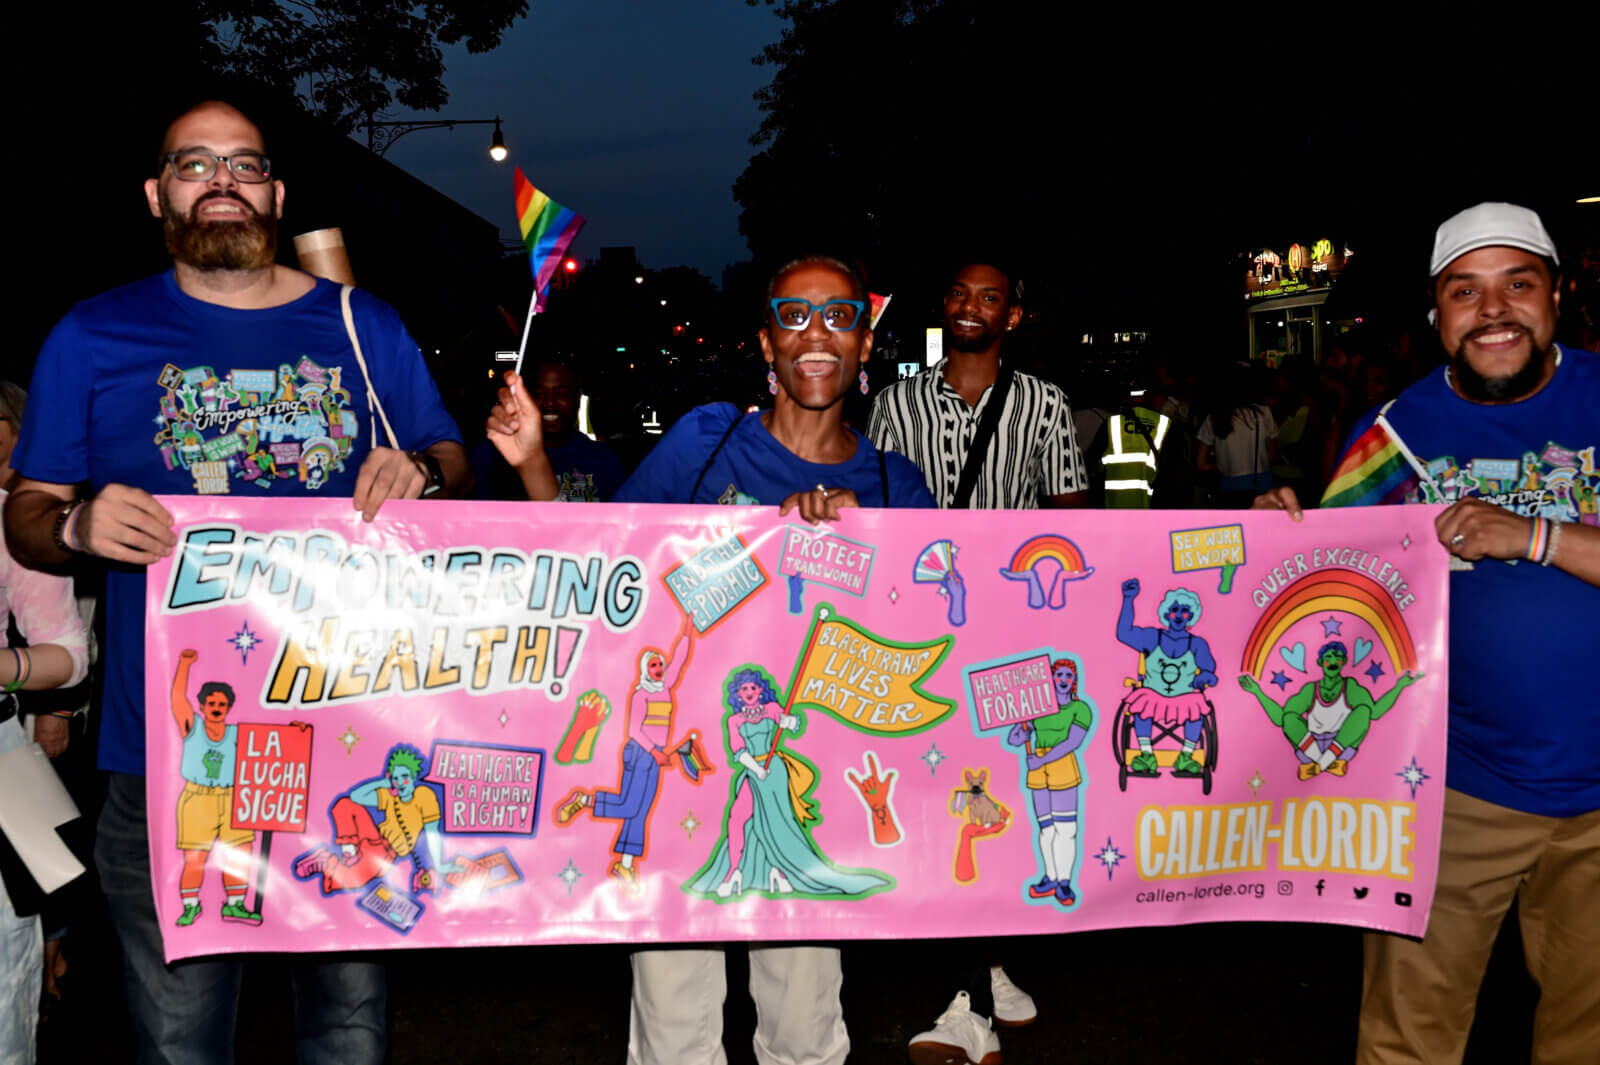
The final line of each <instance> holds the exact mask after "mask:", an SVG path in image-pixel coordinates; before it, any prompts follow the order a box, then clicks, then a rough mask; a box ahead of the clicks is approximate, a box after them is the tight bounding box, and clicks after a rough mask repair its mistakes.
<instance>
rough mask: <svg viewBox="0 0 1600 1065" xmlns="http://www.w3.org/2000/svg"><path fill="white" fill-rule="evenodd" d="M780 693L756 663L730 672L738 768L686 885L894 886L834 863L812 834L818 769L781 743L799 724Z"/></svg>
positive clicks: (728, 891)
mask: <svg viewBox="0 0 1600 1065" xmlns="http://www.w3.org/2000/svg"><path fill="white" fill-rule="evenodd" d="M778 698H779V697H778V693H777V691H776V690H775V689H774V687H773V683H772V677H771V675H770V674H768V673H767V671H766V670H764V669H761V668H760V667H759V666H744V667H742V668H740V669H737V670H735V671H734V672H733V673H732V674H730V675H729V677H728V682H727V688H726V693H725V699H724V702H725V704H726V706H727V707H728V715H727V735H726V737H725V741H726V746H727V751H728V756H729V763H730V764H731V765H733V766H735V767H737V772H736V773H735V775H734V778H733V782H732V784H731V789H732V790H731V792H730V801H729V803H728V809H727V813H726V814H725V815H724V820H723V831H722V836H721V838H720V839H719V840H718V841H717V846H716V849H715V850H714V851H713V852H712V855H711V858H710V860H709V861H707V862H706V864H705V865H704V866H703V867H702V868H701V869H700V871H699V872H698V873H697V874H696V875H695V878H694V879H693V880H692V881H690V882H689V883H688V884H687V885H685V890H686V891H690V892H692V893H694V894H697V895H701V896H704V897H708V898H717V899H728V898H736V897H738V896H739V895H740V894H741V893H743V892H747V891H750V892H760V893H762V894H765V895H766V896H768V897H769V898H770V897H774V896H779V895H794V894H800V895H810V896H827V897H829V898H840V897H844V898H860V897H862V896H864V895H868V894H871V893H873V892H875V891H880V890H883V889H885V888H888V887H890V886H892V882H891V881H890V880H889V879H888V878H887V877H884V876H882V875H880V874H878V873H874V872H870V871H855V870H847V869H841V868H839V867H838V866H836V865H834V864H833V863H832V862H831V861H829V860H828V859H827V858H826V857H825V856H824V855H823V854H822V852H821V850H820V849H819V848H818V847H817V844H816V841H815V840H814V839H812V837H811V827H810V826H811V825H813V824H815V823H816V822H817V821H819V820H820V818H819V816H818V814H817V809H816V803H815V801H814V800H812V799H811V798H810V794H811V792H812V791H813V790H814V789H815V787H816V782H817V770H816V767H815V766H813V765H812V764H811V763H810V762H807V761H806V760H805V759H804V758H801V757H800V756H799V755H797V754H795V753H794V752H792V751H790V750H788V749H786V748H785V747H784V746H783V739H784V733H786V732H787V733H789V734H790V735H791V736H798V735H800V733H801V732H802V731H803V730H804V726H803V724H802V722H801V720H800V718H799V717H798V716H796V715H794V714H792V713H789V712H787V711H786V710H785V708H784V707H783V706H782V705H780V704H779V702H778Z"/></svg>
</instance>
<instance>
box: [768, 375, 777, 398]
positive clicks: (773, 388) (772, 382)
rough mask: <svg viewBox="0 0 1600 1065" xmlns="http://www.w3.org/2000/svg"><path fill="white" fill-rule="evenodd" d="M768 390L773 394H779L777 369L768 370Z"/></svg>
mask: <svg viewBox="0 0 1600 1065" xmlns="http://www.w3.org/2000/svg"><path fill="white" fill-rule="evenodd" d="M767 391H768V392H771V393H772V394H773V395H777V394H778V371H777V370H768V371H767Z"/></svg>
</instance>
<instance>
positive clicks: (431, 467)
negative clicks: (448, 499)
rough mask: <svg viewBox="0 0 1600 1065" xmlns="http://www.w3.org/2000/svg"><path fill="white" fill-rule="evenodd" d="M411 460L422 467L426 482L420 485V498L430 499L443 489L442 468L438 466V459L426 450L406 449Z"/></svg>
mask: <svg viewBox="0 0 1600 1065" xmlns="http://www.w3.org/2000/svg"><path fill="white" fill-rule="evenodd" d="M406 454H408V455H410V456H411V461H412V462H415V463H416V464H417V465H418V466H421V467H422V472H423V474H424V476H426V477H427V478H428V483H427V484H424V485H423V486H422V498H423V499H431V498H432V497H434V496H436V495H438V494H439V493H441V492H443V491H444V470H442V469H440V468H439V460H438V459H436V458H434V457H433V456H432V455H430V454H428V453H427V452H426V451H408V452H406Z"/></svg>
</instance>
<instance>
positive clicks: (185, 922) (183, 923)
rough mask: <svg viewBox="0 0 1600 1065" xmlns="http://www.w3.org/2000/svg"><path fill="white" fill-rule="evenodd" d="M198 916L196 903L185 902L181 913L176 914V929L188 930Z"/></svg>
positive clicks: (198, 907) (197, 904)
mask: <svg viewBox="0 0 1600 1065" xmlns="http://www.w3.org/2000/svg"><path fill="white" fill-rule="evenodd" d="M199 916H200V904H199V903H198V902H186V903H184V904H183V912H182V913H180V914H178V921H177V924H178V927H179V928H188V927H189V926H190V925H192V924H194V920H195V918H196V917H199Z"/></svg>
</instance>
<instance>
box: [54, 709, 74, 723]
mask: <svg viewBox="0 0 1600 1065" xmlns="http://www.w3.org/2000/svg"><path fill="white" fill-rule="evenodd" d="M50 716H51V717H59V718H64V719H66V720H67V721H71V720H72V719H73V718H75V717H77V716H78V712H77V711H76V710H52V711H50Z"/></svg>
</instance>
